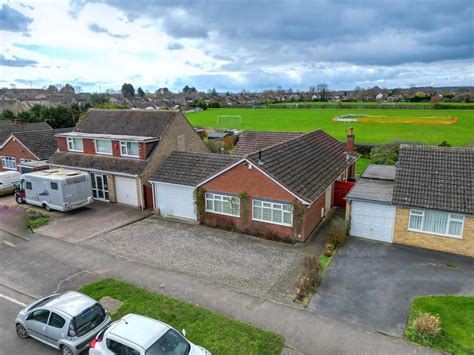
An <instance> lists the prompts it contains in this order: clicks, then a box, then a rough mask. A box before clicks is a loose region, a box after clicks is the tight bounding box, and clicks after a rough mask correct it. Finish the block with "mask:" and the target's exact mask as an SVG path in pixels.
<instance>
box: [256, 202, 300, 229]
mask: <svg viewBox="0 0 474 355" xmlns="http://www.w3.org/2000/svg"><path fill="white" fill-rule="evenodd" d="M252 219H254V220H255V221H261V222H268V223H273V224H281V225H284V226H288V227H291V226H292V225H293V206H292V205H290V204H287V203H275V202H268V201H261V200H253V201H252Z"/></svg>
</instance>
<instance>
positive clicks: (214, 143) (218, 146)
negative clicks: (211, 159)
mask: <svg viewBox="0 0 474 355" xmlns="http://www.w3.org/2000/svg"><path fill="white" fill-rule="evenodd" d="M206 145H207V147H208V148H209V150H210V151H211V152H213V153H220V152H222V151H223V150H224V149H225V143H224V142H223V141H221V140H210V141H207V142H206Z"/></svg>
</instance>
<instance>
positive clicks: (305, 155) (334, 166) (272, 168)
mask: <svg viewBox="0 0 474 355" xmlns="http://www.w3.org/2000/svg"><path fill="white" fill-rule="evenodd" d="M248 158H249V159H250V160H251V161H252V162H253V163H254V164H255V165H256V166H258V167H259V168H260V169H262V170H264V171H265V172H267V173H268V174H269V175H270V176H272V177H273V178H274V179H275V180H277V181H278V182H280V183H281V184H282V185H284V186H285V187H286V188H288V189H289V190H290V191H292V192H293V193H294V194H296V195H297V196H299V197H301V198H302V199H303V200H305V201H307V202H310V203H311V202H313V201H314V200H316V199H317V198H318V197H319V195H320V194H322V193H323V192H324V190H325V189H326V188H327V187H328V186H329V185H330V184H331V183H332V182H333V181H334V180H336V179H337V177H338V176H339V175H341V174H342V173H343V171H344V170H345V169H347V168H348V167H349V166H350V165H352V164H353V163H354V162H355V160H356V155H352V154H347V153H346V145H345V144H344V143H341V142H339V141H338V140H336V139H335V138H334V137H332V136H330V135H328V134H327V133H325V132H323V131H321V130H317V131H314V132H310V133H307V134H304V135H301V136H299V137H296V138H293V139H291V140H288V141H286V142H283V143H280V144H277V145H274V146H271V147H269V148H266V149H263V150H261V151H259V152H256V153H253V154H251V155H249V156H248Z"/></svg>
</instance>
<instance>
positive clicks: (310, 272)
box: [296, 256, 324, 301]
mask: <svg viewBox="0 0 474 355" xmlns="http://www.w3.org/2000/svg"><path fill="white" fill-rule="evenodd" d="M304 266H305V271H304V273H303V276H302V277H301V278H300V279H299V280H298V281H297V282H296V287H297V289H298V292H297V294H296V300H298V301H302V300H303V299H304V298H305V296H306V295H308V294H310V293H312V292H314V290H316V288H318V287H319V285H320V284H321V280H322V272H323V270H324V268H323V266H322V265H321V262H320V261H319V260H317V259H316V257H314V256H307V257H305V258H304Z"/></svg>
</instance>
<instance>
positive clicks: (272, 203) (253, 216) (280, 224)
mask: <svg viewBox="0 0 474 355" xmlns="http://www.w3.org/2000/svg"><path fill="white" fill-rule="evenodd" d="M255 202H260V203H261V204H262V205H261V206H255ZM264 203H268V204H270V205H271V207H265V208H270V209H271V210H272V220H273V211H274V210H277V211H281V217H282V221H283V215H284V213H291V223H284V222H282V223H279V222H274V221H267V220H265V219H263V204H264ZM275 205H281V206H282V208H281V209H280V208H275ZM283 206H291V212H290V211H286V210H284V209H283ZM255 207H257V208H258V207H260V208H262V218H261V219H260V218H256V217H255V214H254V209H255ZM293 217H294V216H293V205H292V204H290V203H287V202H271V201H265V200H259V199H252V220H253V221H258V222H263V223H270V224H276V225H279V226H285V227H293Z"/></svg>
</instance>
